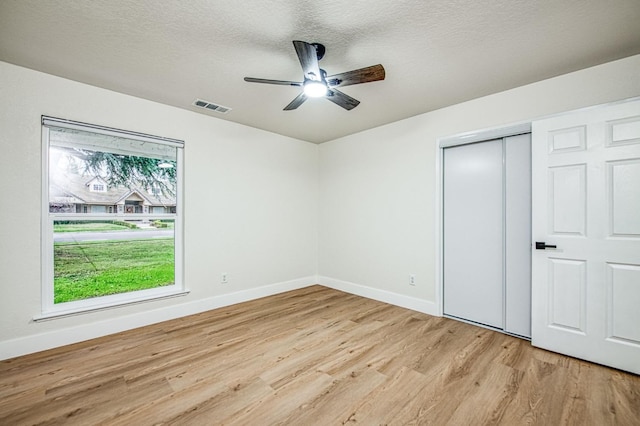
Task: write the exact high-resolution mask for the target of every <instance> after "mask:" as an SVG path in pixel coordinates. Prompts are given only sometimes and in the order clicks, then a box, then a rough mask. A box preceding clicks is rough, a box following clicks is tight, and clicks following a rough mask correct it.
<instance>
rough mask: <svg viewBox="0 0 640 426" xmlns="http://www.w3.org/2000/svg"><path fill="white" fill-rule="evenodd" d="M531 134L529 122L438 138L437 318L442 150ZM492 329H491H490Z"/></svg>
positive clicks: (438, 303)
mask: <svg viewBox="0 0 640 426" xmlns="http://www.w3.org/2000/svg"><path fill="white" fill-rule="evenodd" d="M525 133H531V121H525V122H520V123H515V124H510V125H506V126H500V127H491V128H486V129H482V130H476V131H472V132H465V133H458V134H455V135H452V136H446V137H443V138H438V140H437V142H438V143H437V146H436V149H437V154H436V203H435V204H436V205H435V208H436V211H435V217H436V264H435V266H436V267H435V274H436V277H435V279H436V291H435V297H436V306H437V310H438V315H439V316H444V275H443V271H444V255H443V252H444V215H443V210H444V150H445V149H446V148H451V147H454V146H460V145H467V144H472V143H477V142H484V141H489V140H492V139H500V138H506V137H510V136H517V135H521V134H525ZM492 329H493V328H492Z"/></svg>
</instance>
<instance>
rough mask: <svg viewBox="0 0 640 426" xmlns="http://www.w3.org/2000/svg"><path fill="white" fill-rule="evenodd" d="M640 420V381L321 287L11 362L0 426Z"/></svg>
mask: <svg viewBox="0 0 640 426" xmlns="http://www.w3.org/2000/svg"><path fill="white" fill-rule="evenodd" d="M347 423H349V424H366V425H378V424H389V425H396V424H397V425H410V424H413V425H427V424H433V425H447V424H451V425H460V424H501V425H509V426H511V425H555V424H567V425H594V426H596V425H597V426H600V425H623V426H626V425H636V426H637V425H640V377H639V376H636V375H632V374H628V373H625V372H622V371H618V370H614V369H610V368H607V367H603V366H600V365H596V364H591V363H588V362H585V361H581V360H577V359H574V358H570V357H567V356H564V355H560V354H556V353H552V352H548V351H544V350H541V349H538V348H534V347H532V346H531V345H530V343H529V342H526V341H524V340H521V339H517V338H514V337H511V336H506V335H503V334H500V333H497V332H494V331H491V330H487V329H483V328H478V327H475V326H473V325H469V324H465V323H462V322H458V321H453V320H450V319H447V318H439V317H432V316H429V315H425V314H421V313H418V312H415V311H410V310H407V309H403V308H399V307H396V306H391V305H388V304H384V303H381V302H377V301H375V300H371V299H364V298H361V297H358V296H355V295H351V294H346V293H342V292H340V291H337V290H333V289H328V288H324V287H321V286H312V287H307V288H304V289H300V290H296V291H292V292H287V293H282V294H278V295H275V296H270V297H266V298H262V299H258V300H253V301H250V302H246V303H241V304H237V305H233V306H228V307H224V308H220V309H216V310H212V311H209V312H204V313H201V314H197V315H192V316H189V317H185V318H179V319H175V320H171V321H167V322H164V323H160V324H155V325H151V326H148V327H142V328H139V329H135V330H130V331H127V332H123V333H118V334H115V335H112V336H105V337H102V338H99V339H94V340H91V341H87V342H81V343H77V344H74V345H69V346H66V347H61V348H56V349H53V350H50V351H44V352H41V353H37V354H32V355H27V356H24V357H19V358H14V359H11V360H6V361H2V362H0V425H12V426H13V425H18V426H21V425H32V424H41V425H45V424H64V425H74V424H78V425H88V424H92V425H93V424H105V425H131V424H135V425H152V424H185V425H192V424H195V425H199V424H207V425H210V424H231V425H247V424H260V425H263V424H264V425H275V424H287V425H288V424H296V425H299V424H300V425H302V424H304V425H334V424H336V425H340V424H347Z"/></svg>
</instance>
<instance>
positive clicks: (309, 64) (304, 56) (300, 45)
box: [293, 40, 322, 81]
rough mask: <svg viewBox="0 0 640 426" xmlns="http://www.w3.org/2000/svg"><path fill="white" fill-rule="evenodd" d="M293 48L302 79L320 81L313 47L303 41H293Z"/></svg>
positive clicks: (316, 54) (316, 55)
mask: <svg viewBox="0 0 640 426" xmlns="http://www.w3.org/2000/svg"><path fill="white" fill-rule="evenodd" d="M293 47H295V48H296V53H297V54H298V59H299V60H300V65H302V71H303V72H304V78H305V79H309V80H316V81H320V80H322V77H321V75H320V66H319V65H318V53H317V52H316V48H315V46H314V45H312V44H309V43H307V42H304V41H299V40H294V42H293Z"/></svg>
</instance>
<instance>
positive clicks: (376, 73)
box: [327, 64, 385, 87]
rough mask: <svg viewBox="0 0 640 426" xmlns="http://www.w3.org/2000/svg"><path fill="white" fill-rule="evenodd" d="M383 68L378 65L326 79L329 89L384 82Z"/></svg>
mask: <svg viewBox="0 0 640 426" xmlns="http://www.w3.org/2000/svg"><path fill="white" fill-rule="evenodd" d="M384 77H385V71H384V67H383V66H382V65H380V64H378V65H372V66H370V67H366V68H360V69H357V70H353V71H347V72H343V73H340V74H335V75H331V76H329V77H327V83H328V84H329V86H330V87H339V86H350V85H352V84H360V83H368V82H370V81H378V80H384Z"/></svg>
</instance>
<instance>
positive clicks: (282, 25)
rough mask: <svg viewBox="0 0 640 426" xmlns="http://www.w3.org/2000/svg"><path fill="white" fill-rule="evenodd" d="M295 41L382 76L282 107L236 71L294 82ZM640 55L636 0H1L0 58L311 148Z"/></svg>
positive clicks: (327, 61) (271, 92)
mask: <svg viewBox="0 0 640 426" xmlns="http://www.w3.org/2000/svg"><path fill="white" fill-rule="evenodd" d="M292 40H303V41H308V42H320V43H323V44H324V45H325V46H326V48H327V53H326V55H325V57H324V59H322V61H321V62H320V65H321V67H322V68H324V69H325V70H326V71H327V72H328V74H336V73H339V72H343V71H348V70H352V69H355V68H361V67H365V66H369V65H374V64H378V63H380V64H382V65H384V67H385V69H386V72H387V78H386V80H384V81H380V82H373V83H367V84H362V85H356V86H349V87H345V88H344V89H343V92H345V93H347V94H348V95H350V96H353V97H355V98H356V99H358V100H360V101H361V104H360V105H359V106H358V107H357V108H355V109H354V110H352V111H345V110H343V109H342V108H340V107H338V106H337V105H335V104H333V103H331V102H328V101H327V100H325V99H311V100H309V101H307V102H306V103H305V104H304V105H302V106H301V107H300V108H299V109H297V110H294V111H283V110H282V108H284V106H285V105H287V104H288V103H289V102H290V101H291V100H292V99H293V98H294V97H295V96H296V95H297V94H298V90H299V88H296V87H286V86H274V85H264V84H255V83H247V82H245V81H243V77H245V76H251V77H261V78H270V79H281V80H294V81H300V80H301V79H302V71H301V68H300V65H299V63H298V60H297V57H296V54H295V51H294V48H293V45H292V43H291V41H292ZM638 53H640V1H639V0H562V1H560V0H488V1H477V0H405V1H388V0H368V1H364V0H351V1H338V0H323V1H322V2H320V1H308V0H284V1H278V2H276V1H257V0H247V1H227V2H222V1H218V0H190V1H188V2H183V1H178V0H138V1H130V0H109V1H89V0H57V1H53V0H0V60H2V61H6V62H10V63H13V64H17V65H21V66H24V67H28V68H33V69H36V70H39V71H44V72H47V73H50V74H54V75H58V76H62V77H66V78H69V79H72V80H76V81H80V82H84V83H88V84H91V85H94V86H98V87H103V88H107V89H111V90H115V91H118V92H122V93H127V94H130V95H134V96H138V97H142V98H146V99H150V100H153V101H157V102H162V103H165V104H169V105H173V106H176V107H179V108H185V109H189V110H194V111H202V110H200V109H197V108H195V107H193V106H191V104H192V103H193V101H194V100H195V98H202V99H205V100H209V101H212V102H214V103H218V104H221V105H224V106H228V107H231V108H233V110H232V111H231V112H230V113H229V114H227V115H220V114H218V113H215V112H208V111H204V112H203V113H205V114H208V115H211V116H213V117H216V118H220V119H222V120H229V121H235V122H238V123H242V124H245V125H248V126H253V127H257V128H260V129H265V130H269V131H272V132H275V133H280V134H283V135H288V136H292V137H295V138H298V139H302V140H306V141H310V142H315V143H320V142H324V141H328V140H332V139H335V138H338V137H341V136H344V135H348V134H351V133H355V132H358V131H361V130H364V129H368V128H372V127H376V126H380V125H382V124H386V123H390V122H393V121H396V120H400V119H403V118H407V117H410V116H414V115H417V114H420V113H424V112H427V111H432V110H434V109H438V108H442V107H445V106H448V105H452V104H455V103H459V102H462V101H465V100H469V99H473V98H477V97H479V96H483V95H487V94H490V93H494V92H499V91H502V90H507V89H510V88H513V87H517V86H521V85H523V84H527V83H531V82H534V81H539V80H542V79H545V78H549V77H553V76H556V75H560V74H564V73H568V72H571V71H575V70H578V69H581V68H586V67H589V66H593V65H597V64H601V63H604V62H608V61H611V60H615V59H619V58H623V57H627V56H631V55H634V54H638ZM0 84H2V82H0ZM5 108H6V106H5ZM70 118H73V117H70Z"/></svg>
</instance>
